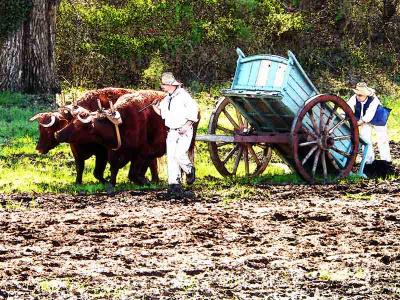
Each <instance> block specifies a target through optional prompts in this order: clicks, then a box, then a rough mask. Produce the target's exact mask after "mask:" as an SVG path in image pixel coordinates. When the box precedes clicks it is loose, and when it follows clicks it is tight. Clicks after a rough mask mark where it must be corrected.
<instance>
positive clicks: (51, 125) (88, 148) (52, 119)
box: [30, 88, 158, 184]
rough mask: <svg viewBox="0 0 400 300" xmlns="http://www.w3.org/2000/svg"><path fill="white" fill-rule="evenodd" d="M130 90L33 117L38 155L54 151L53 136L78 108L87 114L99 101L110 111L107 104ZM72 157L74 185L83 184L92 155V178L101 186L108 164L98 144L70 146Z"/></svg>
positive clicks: (109, 91)
mask: <svg viewBox="0 0 400 300" xmlns="http://www.w3.org/2000/svg"><path fill="white" fill-rule="evenodd" d="M131 92H133V90H130V89H122V88H104V89H99V90H95V91H89V92H87V93H85V95H84V96H83V97H81V98H80V99H79V100H78V101H77V102H76V103H75V104H74V105H69V106H64V107H61V108H60V110H59V111H58V112H47V113H40V114H37V115H35V116H34V117H32V118H31V119H30V120H31V121H33V120H37V121H38V122H39V140H38V143H37V146H36V150H38V151H39V153H42V154H46V153H47V152H49V151H50V150H51V149H53V148H55V147H56V146H57V145H58V144H59V142H58V141H57V140H56V139H55V137H54V133H55V132H57V131H58V130H61V129H62V128H64V127H65V126H66V125H67V124H68V123H69V122H70V121H71V120H72V119H73V115H74V114H75V113H77V112H78V111H77V108H78V107H83V108H85V109H87V110H89V111H95V110H96V109H98V101H100V103H101V105H102V107H104V108H109V103H110V101H111V102H112V103H114V102H116V101H117V99H118V98H119V97H120V96H122V95H125V94H127V93H131ZM70 147H71V151H72V154H73V156H74V158H75V165H76V172H77V175H76V183H78V184H80V183H82V174H83V170H84V166H85V160H86V159H88V158H89V157H91V156H92V155H95V157H96V165H95V169H94V176H95V178H97V179H98V180H99V181H100V182H103V183H104V182H105V180H104V177H103V175H104V170H105V167H106V164H107V149H106V148H105V147H103V146H101V145H99V144H97V143H89V142H86V141H78V142H76V143H71V144H70ZM150 168H151V173H152V180H153V181H158V171H157V161H156V160H154V161H152V163H151V165H150ZM132 176H133V171H132V168H131V170H130V177H132Z"/></svg>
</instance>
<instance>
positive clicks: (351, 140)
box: [291, 95, 359, 183]
mask: <svg viewBox="0 0 400 300" xmlns="http://www.w3.org/2000/svg"><path fill="white" fill-rule="evenodd" d="M358 143H359V133H358V126H357V120H356V118H355V116H354V114H353V112H352V110H351V108H350V107H349V106H348V105H347V103H346V102H345V101H344V100H343V99H341V98H340V97H338V96H335V95H318V96H315V97H314V98H311V99H309V100H308V101H306V104H305V106H304V107H303V108H302V109H300V110H299V112H298V114H297V116H296V118H295V119H294V121H293V126H292V129H291V144H292V150H293V156H294V161H295V166H296V169H297V171H298V172H299V174H300V175H301V176H302V177H303V178H304V179H305V180H307V181H309V182H310V183H317V182H324V183H326V182H333V181H337V180H338V179H339V178H342V177H346V176H347V175H348V174H349V173H350V171H351V169H352V167H353V165H354V162H355V159H356V156H357V151H358Z"/></svg>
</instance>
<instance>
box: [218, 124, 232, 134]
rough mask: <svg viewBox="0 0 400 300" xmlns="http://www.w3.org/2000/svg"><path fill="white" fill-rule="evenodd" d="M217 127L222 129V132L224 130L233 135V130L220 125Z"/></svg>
mask: <svg viewBox="0 0 400 300" xmlns="http://www.w3.org/2000/svg"><path fill="white" fill-rule="evenodd" d="M217 129H219V130H222V131H223V132H225V133H227V134H229V135H233V134H234V132H233V130H230V129H228V128H225V127H222V126H220V125H217Z"/></svg>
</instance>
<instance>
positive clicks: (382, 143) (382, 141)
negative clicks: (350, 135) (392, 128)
mask: <svg viewBox="0 0 400 300" xmlns="http://www.w3.org/2000/svg"><path fill="white" fill-rule="evenodd" d="M372 128H374V129H375V132H376V138H377V141H376V142H377V144H378V150H379V156H380V159H382V160H387V161H392V157H391V155H390V147H389V135H388V132H387V126H374V125H372V124H369V123H364V124H362V125H361V126H359V127H358V129H359V131H360V136H361V137H362V138H363V139H364V140H365V141H366V142H367V143H368V152H367V154H366V163H367V164H370V163H372V162H373V161H374V160H375V151H374V147H373V145H372Z"/></svg>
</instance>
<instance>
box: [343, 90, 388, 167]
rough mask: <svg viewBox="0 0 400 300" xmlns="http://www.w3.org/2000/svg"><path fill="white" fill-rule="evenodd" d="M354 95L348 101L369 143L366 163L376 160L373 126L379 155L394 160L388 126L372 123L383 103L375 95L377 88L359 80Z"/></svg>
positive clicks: (362, 134) (364, 137) (383, 158)
mask: <svg viewBox="0 0 400 300" xmlns="http://www.w3.org/2000/svg"><path fill="white" fill-rule="evenodd" d="M353 91H354V93H355V94H354V95H353V96H352V97H351V98H350V99H349V100H348V101H347V104H348V105H349V106H350V107H351V109H352V110H353V112H354V115H355V116H356V118H357V121H358V125H359V127H358V128H359V131H360V136H361V137H362V138H363V139H364V140H365V141H366V142H367V143H368V145H369V147H368V152H367V155H366V163H367V164H371V163H372V162H373V161H374V160H375V153H374V148H373V146H372V127H374V128H375V130H376V135H377V143H378V149H379V155H380V158H381V160H386V161H388V162H390V161H391V160H392V158H391V155H390V147H389V136H388V133H387V126H386V125H385V126H375V125H373V124H371V121H372V119H373V118H374V116H375V113H376V109H377V108H378V106H379V105H380V104H381V102H380V101H379V99H378V97H377V96H376V95H375V90H374V89H372V88H369V87H368V86H367V84H366V83H365V82H359V83H357V85H356V88H355V89H353Z"/></svg>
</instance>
